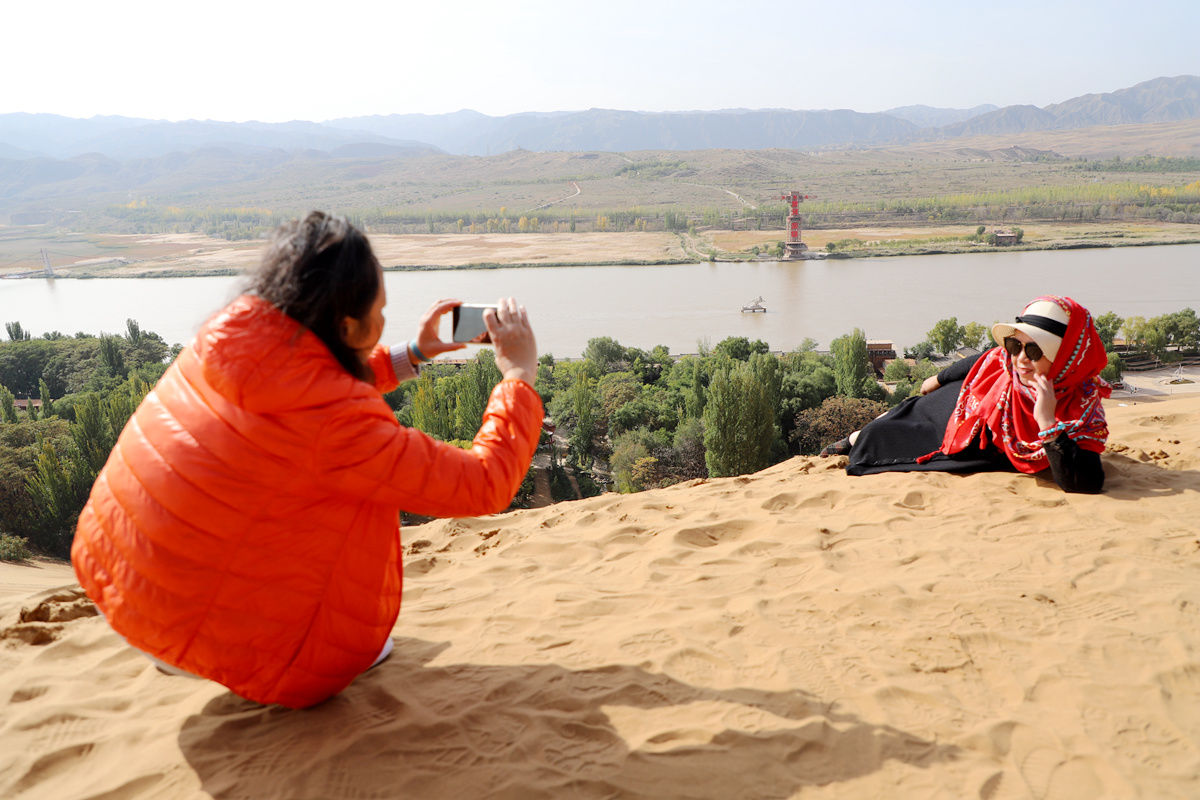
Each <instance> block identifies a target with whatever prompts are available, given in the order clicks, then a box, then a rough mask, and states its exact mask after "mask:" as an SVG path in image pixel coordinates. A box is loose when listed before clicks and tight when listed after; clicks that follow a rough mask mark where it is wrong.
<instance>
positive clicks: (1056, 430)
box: [1038, 422, 1070, 439]
mask: <svg viewBox="0 0 1200 800" xmlns="http://www.w3.org/2000/svg"><path fill="white" fill-rule="evenodd" d="M1068 427H1070V426H1069V425H1067V423H1065V422H1060V423H1058V424H1057V425H1054V426H1052V427H1049V428H1046V430H1044V431H1038V438H1040V439H1049V438H1051V437H1056V436H1058V434H1060V433H1063V432H1064V431H1066V430H1067V428H1068Z"/></svg>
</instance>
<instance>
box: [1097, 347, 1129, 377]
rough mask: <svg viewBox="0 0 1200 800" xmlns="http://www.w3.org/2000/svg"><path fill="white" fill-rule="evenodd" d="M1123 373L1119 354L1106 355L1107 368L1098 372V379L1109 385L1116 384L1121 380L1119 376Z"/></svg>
mask: <svg viewBox="0 0 1200 800" xmlns="http://www.w3.org/2000/svg"><path fill="white" fill-rule="evenodd" d="M1124 372H1125V362H1124V361H1123V360H1121V355H1120V354H1119V353H1109V354H1108V366H1106V367H1105V368H1104V369H1102V370H1100V377H1101V378H1104V380H1106V381H1108V382H1109V383H1116V382H1117V381H1119V380H1121V376H1122V375H1123V374H1124Z"/></svg>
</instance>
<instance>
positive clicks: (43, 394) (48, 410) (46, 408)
mask: <svg viewBox="0 0 1200 800" xmlns="http://www.w3.org/2000/svg"><path fill="white" fill-rule="evenodd" d="M38 397H39V398H40V399H41V401H42V419H45V418H46V417H49V416H52V415H53V414H54V401H53V400H52V399H51V398H50V387H49V386H47V385H46V381H44V380H42V379H40V378H39V379H38Z"/></svg>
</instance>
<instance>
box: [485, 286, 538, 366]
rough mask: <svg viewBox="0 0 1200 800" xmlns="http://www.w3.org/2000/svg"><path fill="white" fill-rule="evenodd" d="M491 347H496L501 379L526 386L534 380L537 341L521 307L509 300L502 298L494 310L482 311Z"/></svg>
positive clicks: (523, 307) (514, 301)
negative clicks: (520, 381) (517, 381)
mask: <svg viewBox="0 0 1200 800" xmlns="http://www.w3.org/2000/svg"><path fill="white" fill-rule="evenodd" d="M483 324H484V325H486V326H487V329H488V335H490V336H491V338H492V346H493V347H495V348H496V366H497V367H499V369H500V374H501V375H503V376H504V377H505V379H516V380H523V381H525V382H526V383H528V384H529V385H530V386H532V385H533V380H534V378H536V377H537V366H538V362H537V357H538V354H537V341H536V340H535V339H534V336H533V328H532V327H531V326H530V324H529V314H528V313H527V312H526V311H525V306H520V305H517V301H516V300H514V299H513V298H511V297H502V298H501V299H500V300H499V301H497V303H496V309H495V310H492V309H490V308H489V309H486V310H485V311H484V312H483Z"/></svg>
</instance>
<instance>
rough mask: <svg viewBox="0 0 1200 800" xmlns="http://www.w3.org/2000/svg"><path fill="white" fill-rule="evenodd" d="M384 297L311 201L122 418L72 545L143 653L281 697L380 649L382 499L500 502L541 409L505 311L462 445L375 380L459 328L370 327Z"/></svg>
mask: <svg viewBox="0 0 1200 800" xmlns="http://www.w3.org/2000/svg"><path fill="white" fill-rule="evenodd" d="M385 302H386V297H385V294H384V288H383V275H382V271H381V269H380V266H379V262H378V261H377V260H376V259H375V256H374V255H373V253H372V252H371V247H370V244H369V243H368V242H367V239H366V237H365V236H364V235H363V234H362V233H361V232H359V231H358V230H357V229H355V228H354V227H353V226H352V225H350V224H349V223H347V222H346V221H345V220H344V219H342V218H339V217H330V216H327V215H325V214H323V213H320V212H313V213H311V214H310V215H309V216H308V217H307V218H306V219H304V220H303V221H299V220H296V221H293V222H291V223H287V224H285V225H283V226H281V228H280V229H279V230H278V231H277V232H276V234H275V237H274V238H273V240H272V243H271V245H270V247H269V249H268V250H267V252H266V254H265V256H264V258H263V263H262V266H261V268H260V270H259V272H258V274H257V276H256V277H255V279H254V282H253V285H252V288H251V290H250V291H249V293H247V294H245V295H243V296H241V297H239V298H237V299H236V300H234V301H233V302H232V303H230V304H229V305H228V306H226V307H225V308H224V309H223V310H222V311H220V312H219V313H218V314H217V315H216V316H214V317H213V318H212V319H210V320H209V321H208V322H207V323H206V324H205V325H204V327H203V328H201V330H200V332H199V333H198V334H197V335H196V338H195V340H194V341H193V342H192V344H191V345H190V346H189V347H188V348H185V349H184V350H183V352H182V353H180V355H179V358H178V359H176V361H175V362H174V363H173V364H172V365H171V367H170V368H169V369H168V370H167V372H166V374H164V375H163V377H162V380H160V381H159V383H158V385H157V386H155V388H154V390H153V391H152V392H150V394H148V395H147V396H146V398H145V400H144V401H143V402H142V404H141V406H139V408H138V410H137V412H136V413H135V414H134V416H133V417H132V418H131V419H130V421H129V424H128V425H126V427H125V430H124V431H122V433H121V436H120V438H119V440H118V441H117V445H116V447H115V448H113V451H112V454H111V455H110V456H109V459H108V463H107V464H106V465H105V467H104V469H103V470H102V471H101V473H100V475H99V476H98V477H97V479H96V482H95V485H94V486H93V488H92V493H91V497H90V499H89V500H88V503H87V506H86V507H85V508H84V510H83V512H82V513H81V514H80V517H79V526H78V529H77V531H76V534H75V542H74V545H73V547H72V550H71V558H72V562H73V563H74V566H75V572H76V574H77V575H78V577H79V581H80V583H81V584H82V585H83V587H84V589H85V590H86V591H87V594H88V596H89V597H90V598H91V599H92V600H93V601H94V602H95V603H96V605H97V606H98V607H99V608H100V611H101V612H102V613H103V614H104V616H105V618H106V619H107V620H108V622H109V624H110V625H111V626H112V627H113V629H114V630H116V631H117V633H119V634H121V635H122V636H123V637H125V639H126V640H127V641H128V642H129V643H130V644H131V645H133V646H134V647H136V648H138V649H140V650H142V651H144V652H145V653H147V654H149V655H150V656H152V657H153V658H154V659H156V660H158V661H159V662H160V663H161V662H165V664H167V665H170V666H173V667H176V668H178V669H179V670H183V671H185V672H187V673H191V674H193V675H198V676H200V677H204V678H209V679H211V680H214V681H217V682H219V683H222V684H224V685H225V686H227V687H229V688H230V689H231V690H233V691H234V692H236V693H237V694H239V695H241V696H242V697H245V698H248V699H250V700H254V701H257V702H260V703H279V704H281V705H285V706H291V707H295V708H299V707H304V706H309V705H312V704H314V703H318V702H320V701H322V700H324V699H326V698H328V697H330V696H332V695H334V694H336V693H337V692H339V691H341V690H342V689H343V688H345V687H346V686H347V685H348V684H349V683H350V682H351V681H352V680H354V678H355V677H356V676H357V675H359V674H360V673H362V672H363V671H364V670H366V669H367V668H368V667H370V666H372V665H373V664H374V663H377V661H379V660H382V658H384V657H385V656H386V654H387V653H388V652H389V651H390V649H391V639H390V633H391V630H392V626H393V624H394V623H395V621H396V617H397V615H398V614H399V611H400V591H401V577H402V573H401V563H400V561H401V559H400V556H401V552H400V528H399V517H398V512H399V511H400V510H401V509H403V510H406V511H411V512H414V513H418V514H426V515H431V516H474V515H479V514H490V513H495V512H498V511H501V510H503V509H504V508H505V507H506V506H507V505H508V504H509V502H511V500H512V497H513V495H514V494H515V492H516V490H517V488H518V487H519V486H520V484H521V481H522V479H523V478H524V476H525V473H526V471H527V470H528V468H529V463H530V460H531V459H532V457H533V452H534V449H535V448H536V446H537V441H538V435H539V433H540V430H541V423H542V404H541V400H540V399H539V397H538V395H537V393H536V392H534V390H533V380H534V376H535V373H536V370H537V348H536V344H535V342H534V336H533V331H532V330H531V328H530V326H529V320H528V317H527V315H526V313H525V309H524V308H523V307H519V306H517V305H516V304H515V303H514V302H513V301H512V300H511V299H508V300H502V301H501V302H500V304H499V307H498V309H497V310H496V311H495V312H492V311H488V312H485V323H486V325H487V328H488V332H489V334H490V335H491V339H492V342H493V345H494V347H495V350H496V365H497V366H498V367H499V368H500V371H501V372H502V374H503V376H504V380H503V381H501V383H500V384H499V385H497V386H496V388H495V390H494V391H493V392H492V395H491V398H490V400H489V402H488V405H487V409H486V411H485V412H484V416H483V425H482V426H481V427H480V429H479V433H478V434H477V435H476V436H475V440H474V443H473V444H472V447H471V449H470V450H462V449H459V448H456V447H453V446H451V445H448V444H444V443H442V442H437V441H434V440H433V439H430V438H429V437H428V436H426V435H425V434H423V433H421V432H420V431H416V430H413V429H410V428H405V427H403V426H401V425H400V424H398V423H397V422H396V418H395V416H394V415H393V414H392V411H391V410H390V409H389V407H388V405H387V403H385V402H384V400H383V397H382V395H381V394H380V393H381V392H386V391H390V390H391V389H393V388H395V387H396V386H397V384H398V382H399V381H401V380H405V379H407V378H412V377H414V376H415V375H416V371H417V366H418V364H419V362H421V361H424V360H426V359H427V357H433V356H436V355H438V354H440V353H444V352H447V351H449V350H455V349H458V348H460V347H463V346H464V345H459V344H452V343H446V342H443V341H442V340H441V339H440V338H439V336H438V323H439V321H440V319H441V317H442V316H443V315H444V314H445V313H446V312H448V311H449V310H450V309H452V308H453V307H454V306H455V305H457V301H453V300H444V301H441V302H439V303H436V304H434V306H433V307H431V308H430V309H429V311H427V312H426V314H425V316H424V317H423V318H422V320H421V325H420V332H419V334H418V337H417V339H416V340H414V341H412V342H410V343H408V344H407V345H400V346H397V347H393V348H391V349H388V348H385V347H383V346H380V345H378V341H379V338H380V335H381V334H382V331H383V313H382V311H383V306H384V303H385Z"/></svg>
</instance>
